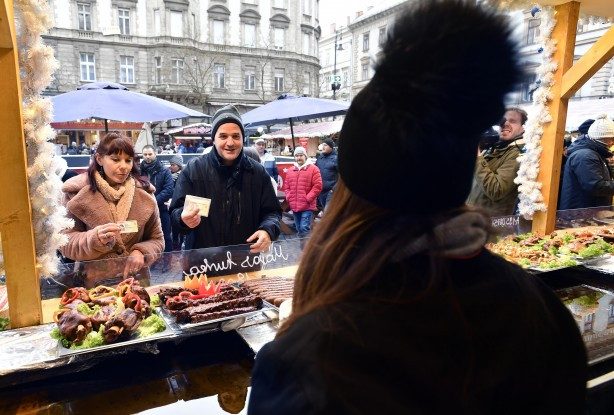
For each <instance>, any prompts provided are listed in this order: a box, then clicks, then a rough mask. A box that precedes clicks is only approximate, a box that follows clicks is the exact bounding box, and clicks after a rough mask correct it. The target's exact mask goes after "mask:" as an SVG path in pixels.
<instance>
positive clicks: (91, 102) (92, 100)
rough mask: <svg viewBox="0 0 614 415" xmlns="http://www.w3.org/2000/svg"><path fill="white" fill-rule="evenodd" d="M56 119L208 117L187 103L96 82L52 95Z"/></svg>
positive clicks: (139, 119)
mask: <svg viewBox="0 0 614 415" xmlns="http://www.w3.org/2000/svg"><path fill="white" fill-rule="evenodd" d="M51 101H52V102H53V113H54V115H53V122H62V121H74V120H79V119H86V118H101V119H105V120H115V121H131V122H145V121H164V120H170V119H174V118H185V117H208V115H206V114H203V113H202V112H199V111H195V110H193V109H190V108H188V107H184V106H183V105H179V104H176V103H174V102H169V101H166V100H163V99H160V98H156V97H152V96H149V95H146V94H141V93H138V92H133V91H129V90H128V88H126V87H125V86H123V85H120V84H116V83H113V82H95V83H91V84H86V85H83V86H81V87H79V88H77V90H76V91H71V92H66V93H64V94H60V95H56V96H54V97H52V98H51Z"/></svg>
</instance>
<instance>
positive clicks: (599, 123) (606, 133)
mask: <svg viewBox="0 0 614 415" xmlns="http://www.w3.org/2000/svg"><path fill="white" fill-rule="evenodd" d="M588 136H589V137H590V138H592V139H593V140H599V139H602V138H614V122H612V120H611V119H610V117H608V115H607V114H601V115H600V116H598V117H597V119H596V120H595V122H594V123H593V124H592V125H591V126H590V128H589V129H588Z"/></svg>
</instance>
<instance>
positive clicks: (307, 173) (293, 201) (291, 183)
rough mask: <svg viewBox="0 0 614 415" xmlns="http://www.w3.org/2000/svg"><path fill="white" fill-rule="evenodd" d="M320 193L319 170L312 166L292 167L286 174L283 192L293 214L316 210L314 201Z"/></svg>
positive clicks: (320, 178)
mask: <svg viewBox="0 0 614 415" xmlns="http://www.w3.org/2000/svg"><path fill="white" fill-rule="evenodd" d="M321 191H322V177H321V176H320V169H318V168H317V167H316V166H315V165H313V164H307V163H306V164H304V165H303V166H302V168H299V167H298V165H296V163H295V165H294V167H292V168H291V169H290V170H288V173H287V174H286V180H285V181H284V192H285V193H286V200H287V201H288V204H289V205H290V209H292V211H293V212H303V211H305V210H316V199H317V198H318V195H319V194H320V192H321Z"/></svg>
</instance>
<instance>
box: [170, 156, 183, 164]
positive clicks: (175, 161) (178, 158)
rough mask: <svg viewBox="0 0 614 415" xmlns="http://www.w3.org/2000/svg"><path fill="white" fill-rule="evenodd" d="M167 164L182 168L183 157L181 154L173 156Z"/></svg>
mask: <svg viewBox="0 0 614 415" xmlns="http://www.w3.org/2000/svg"><path fill="white" fill-rule="evenodd" d="M168 162H169V163H171V164H176V165H178V166H179V167H183V157H182V156H181V154H175V155H174V156H173V157H171V159H170V160H169V161H168Z"/></svg>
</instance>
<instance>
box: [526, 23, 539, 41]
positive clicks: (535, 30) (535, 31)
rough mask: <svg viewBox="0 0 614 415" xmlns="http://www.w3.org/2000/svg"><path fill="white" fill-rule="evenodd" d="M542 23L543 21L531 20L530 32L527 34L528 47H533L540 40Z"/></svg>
mask: <svg viewBox="0 0 614 415" xmlns="http://www.w3.org/2000/svg"><path fill="white" fill-rule="evenodd" d="M540 23H541V19H531V20H529V30H528V32H527V45H533V44H535V43H537V40H538V39H539V25H540Z"/></svg>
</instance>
